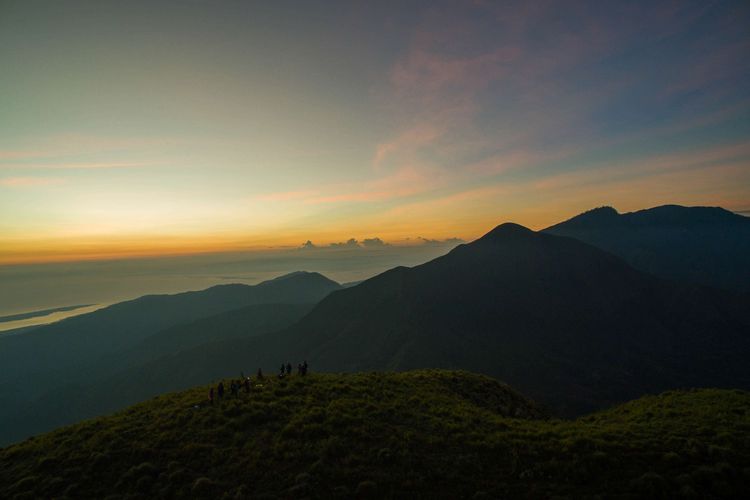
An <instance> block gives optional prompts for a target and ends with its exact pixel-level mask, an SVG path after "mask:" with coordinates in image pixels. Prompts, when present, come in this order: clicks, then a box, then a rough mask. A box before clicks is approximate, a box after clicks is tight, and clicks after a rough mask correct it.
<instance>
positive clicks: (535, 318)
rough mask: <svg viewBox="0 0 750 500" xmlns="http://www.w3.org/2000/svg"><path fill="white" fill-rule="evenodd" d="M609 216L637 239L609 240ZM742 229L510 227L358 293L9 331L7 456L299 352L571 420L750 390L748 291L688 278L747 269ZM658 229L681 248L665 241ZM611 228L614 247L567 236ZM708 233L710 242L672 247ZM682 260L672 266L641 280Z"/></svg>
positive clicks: (254, 298) (303, 283)
mask: <svg viewBox="0 0 750 500" xmlns="http://www.w3.org/2000/svg"><path fill="white" fill-rule="evenodd" d="M639 214H640V215H639ZM737 217H739V219H737ZM606 221H609V224H611V226H612V227H622V228H624V229H620V230H609V229H606V230H605V229H601V228H606V227H607V222H606ZM623 221H626V222H623ZM634 221H635V222H634ZM746 222H747V221H745V220H744V218H743V217H741V216H737V215H734V214H731V213H729V212H726V211H724V210H721V209H703V208H697V209H693V208H690V209H686V208H684V207H659V208H656V209H651V210H647V211H642V212H636V213H634V214H625V215H619V214H617V212H615V211H614V209H597V210H594V211H591V212H587V213H586V214H582V215H581V216H579V217H577V218H573V219H571V220H570V221H567V222H564V223H562V224H560V225H557V226H553V227H552V228H549V229H547V230H545V231H543V232H534V231H531V230H529V229H526V228H524V227H522V226H518V225H516V224H503V225H500V226H498V227H497V228H495V229H494V230H492V231H490V232H489V233H487V234H486V235H485V236H483V237H482V238H480V239H478V240H476V241H474V242H472V243H469V244H465V245H460V246H458V247H456V248H455V249H454V250H452V251H451V252H449V253H448V254H446V255H444V256H442V257H439V258H437V259H434V260H432V261H430V262H427V263H425V264H422V265H420V266H416V267H413V268H406V267H397V268H394V269H391V270H389V271H387V272H385V273H382V274H380V275H378V276H375V277H373V278H371V279H369V280H366V281H364V282H361V283H358V284H354V285H352V286H348V287H342V286H341V285H339V284H337V283H335V282H333V281H331V280H329V279H327V278H325V277H324V276H321V275H319V274H317V273H293V274H292V275H287V276H284V277H281V278H279V279H276V280H272V281H269V282H265V283H262V284H260V285H257V286H254V287H248V286H245V285H226V286H219V287H214V288H210V289H208V290H204V291H202V292H189V293H186V294H179V295H174V296H148V297H143V298H141V299H137V300H135V301H130V302H126V303H122V304H116V305H115V306H111V307H109V308H106V309H102V310H100V311H97V312H95V313H91V314H87V315H83V316H78V317H75V318H71V319H68V320H65V321H62V322H60V323H57V324H53V325H49V326H45V327H38V328H35V329H33V330H31V331H29V332H26V333H21V334H17V335H13V336H9V337H8V338H3V337H2V336H0V366H3V371H2V372H1V373H0V393H2V394H3V395H4V398H5V401H6V402H7V403H8V404H7V406H6V408H8V410H7V411H4V412H3V413H1V414H0V445H1V444H2V443H8V442H12V441H14V440H17V439H20V438H22V437H24V436H27V435H30V434H33V433H36V432H41V431H43V430H48V429H51V428H53V427H55V426H58V425H62V424H64V423H70V422H74V421H77V420H80V419H82V418H85V417H89V416H93V415H98V414H102V413H106V412H110V411H114V410H116V409H118V408H121V407H123V406H126V405H128V404H131V403H134V402H136V401H139V400H143V399H146V398H149V397H151V396H155V395H157V394H160V393H162V392H165V391H172V390H179V389H184V388H187V387H191V386H193V385H196V384H201V383H206V382H208V381H210V380H215V379H217V378H219V377H225V376H237V375H238V374H239V372H240V370H244V372H245V373H248V374H249V373H255V371H256V370H257V369H258V368H259V367H262V368H263V370H264V371H265V372H266V373H267V374H268V373H271V374H273V373H275V372H276V370H277V369H278V366H279V365H280V364H281V363H282V362H287V361H289V362H292V363H293V364H296V363H297V362H300V361H302V360H304V359H306V360H307V361H308V362H309V363H310V366H311V369H312V370H314V371H349V372H351V371H363V370H407V369H414V368H461V369H468V370H472V371H475V372H480V373H484V374H488V375H491V376H494V377H496V378H499V379H501V380H504V381H506V382H508V383H510V384H512V385H513V386H514V387H517V388H518V389H519V390H521V391H523V392H524V393H526V394H528V395H529V396H531V397H533V398H534V399H535V400H537V401H539V402H541V403H543V404H545V405H547V406H548V407H549V408H551V409H552V410H553V411H554V412H555V413H556V414H558V415H565V416H571V415H579V414H581V413H584V412H588V411H590V410H594V409H599V408H602V407H606V406H610V405H612V404H615V403H619V402H622V401H625V400H628V399H633V398H635V397H639V396H641V395H642V394H645V393H654V392H660V391H662V390H665V389H671V388H678V387H696V386H697V387H708V386H710V387H733V388H750V365H748V364H747V362H746V358H747V355H748V354H750V295H748V294H747V293H743V292H740V291H733V290H732V289H733V288H734V289H735V290H742V288H743V287H742V283H741V282H739V281H738V282H737V283H735V285H732V286H730V285H731V283H730V281H731V278H730V277H729V273H728V272H727V274H726V275H725V278H721V279H722V280H724V281H723V282H722V283H725V285H724V286H722V285H721V284H719V283H714V284H716V285H719V288H716V287H709V286H704V285H701V284H696V283H695V282H707V283H711V278H716V277H717V276H719V275H718V274H716V275H714V274H711V273H708V274H705V273H700V272H698V270H695V269H691V268H692V267H701V266H703V267H705V268H711V266H714V267H715V268H717V269H718V268H721V267H722V266H720V265H719V264H717V263H716V262H715V260H717V259H720V258H721V257H719V255H722V256H725V257H726V259H727V260H728V261H733V262H735V266H736V268H737V269H739V270H740V271H738V272H739V273H741V272H743V271H741V269H747V267H748V260H749V259H750V257H748V256H749V255H750V253H744V254H743V252H742V251H741V250H742V249H743V248H744V247H743V245H745V244H746V243H745V242H746V240H745V239H743V238H744V236H743V235H744V234H745V232H744V231H746V229H745V228H746V227H747V226H746ZM713 226H716V227H713ZM597 228H599V229H597ZM658 228H661V229H660V230H661V231H663V233H664V235H665V240H664V241H667V242H673V243H670V244H667V243H663V244H660V243H659V240H658V238H657V235H658V234H659V229H658ZM722 228H723V229H722ZM595 229H596V230H595ZM599 230H601V231H602V234H605V235H608V238H610V239H607V238H603V237H602V239H601V241H603V242H604V243H607V244H612V245H613V247H612V248H603V244H601V246H600V245H599V244H597V245H594V244H593V242H592V244H589V243H585V242H583V241H579V239H574V238H572V237H566V236H560V235H558V234H557V233H562V232H564V231H580V232H581V234H584V235H587V234H588V235H590V234H599V233H597V231H599ZM619 232H622V233H623V234H624V235H625V236H621V237H620V236H617V235H618V234H619ZM628 234H630V235H631V236H627V235H628ZM708 234H713V235H714V236H715V237H714V238H713V239H712V240H711V242H710V244H703V245H701V244H697V243H696V244H694V245H692V246H691V244H688V243H684V244H678V243H674V242H688V241H690V240H692V239H698V240H700V239H701V238H705V237H706V236H705V235H708ZM718 235H723V236H718ZM616 236H617V237H616ZM612 242H614V243H617V245H615V244H614V243H612ZM618 245H620V246H619V247H618ZM639 245H640V246H639ZM670 245H671V246H670ZM678 247H679V248H678ZM722 248H723V249H722ZM622 249H625V250H622ZM707 249H708V250H707ZM627 252H631V253H632V255H633V256H635V257H628V256H627V255H623V254H624V253H627ZM670 252H671V253H672V254H674V255H675V256H676V257H675V258H674V259H673V262H671V264H666V263H665V264H664V266H665V270H666V271H665V272H653V273H649V272H646V269H647V268H648V266H649V265H651V266H657V263H659V262H667V261H668V260H669V259H668V255H669V254H670ZM712 252H715V253H712ZM618 255H622V256H623V257H624V258H625V259H626V260H628V261H629V262H630V263H628V262H626V260H623V258H621V257H619V256H618ZM690 255H692V256H693V257H692V258H689V257H690ZM712 255H713V257H712ZM644 256H649V259H650V260H649V259H646V258H645V257H644ZM691 262H692V263H693V264H692V265H691V264H690V263H691ZM670 265H671V267H669V266H670ZM743 266H744V267H743ZM656 271H659V269H658V266H657V269H656ZM691 273H692V274H691ZM672 274H675V275H676V276H672ZM657 275H658V276H657ZM665 277H670V278H673V279H676V281H675V280H673V279H666V278H665ZM726 283H730V285H726ZM316 303H317V305H315V304H316ZM6 367H7V369H6Z"/></svg>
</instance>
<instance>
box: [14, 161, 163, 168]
mask: <svg viewBox="0 0 750 500" xmlns="http://www.w3.org/2000/svg"><path fill="white" fill-rule="evenodd" d="M157 165H163V163H160V162H133V161H110V162H99V161H94V162H61V163H55V162H45V163H7V164H3V163H0V169H2V170H11V169H12V170H93V169H117V168H143V167H153V166H157Z"/></svg>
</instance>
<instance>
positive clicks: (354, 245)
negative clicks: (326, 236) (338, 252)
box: [328, 238, 360, 248]
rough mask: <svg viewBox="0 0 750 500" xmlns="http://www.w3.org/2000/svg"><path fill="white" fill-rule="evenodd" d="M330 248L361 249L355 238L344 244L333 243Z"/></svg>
mask: <svg viewBox="0 0 750 500" xmlns="http://www.w3.org/2000/svg"><path fill="white" fill-rule="evenodd" d="M328 246H329V247H330V248H360V245H359V242H358V241H357V240H356V239H355V238H349V239H348V240H346V241H344V242H339V243H331V244H330V245H328Z"/></svg>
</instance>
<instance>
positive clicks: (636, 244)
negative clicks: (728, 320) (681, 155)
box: [544, 205, 750, 292]
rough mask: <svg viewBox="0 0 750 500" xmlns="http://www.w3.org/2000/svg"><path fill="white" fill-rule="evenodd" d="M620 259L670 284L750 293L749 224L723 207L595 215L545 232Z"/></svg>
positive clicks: (674, 207)
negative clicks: (584, 244)
mask: <svg viewBox="0 0 750 500" xmlns="http://www.w3.org/2000/svg"><path fill="white" fill-rule="evenodd" d="M544 231H545V232H547V233H550V234H556V235H559V236H570V237H572V238H576V239H578V240H581V241H585V242H586V243H590V244H592V245H594V246H597V247H599V248H601V249H603V250H606V251H608V252H611V253H613V254H615V255H618V256H620V257H622V258H623V259H625V260H626V261H628V262H629V263H630V264H631V265H632V266H633V267H635V268H636V269H640V270H641V271H646V272H648V273H652V274H655V275H656V276H661V277H664V278H668V279H673V280H677V281H686V282H690V283H701V284H705V285H711V286H715V287H719V288H726V289H730V290H738V291H743V292H750V218H749V217H744V216H742V215H738V214H735V213H732V212H729V211H727V210H724V209H723V208H718V207H681V206H677V205H665V206H661V207H656V208H650V209H648V210H639V211H637V212H631V213H626V214H619V213H617V211H616V210H615V209H614V208H612V207H601V208H596V209H594V210H590V211H588V212H585V213H583V214H581V215H578V216H576V217H573V218H572V219H570V220H567V221H565V222H561V223H560V224H556V225H554V226H552V227H549V228H547V229H545V230H544Z"/></svg>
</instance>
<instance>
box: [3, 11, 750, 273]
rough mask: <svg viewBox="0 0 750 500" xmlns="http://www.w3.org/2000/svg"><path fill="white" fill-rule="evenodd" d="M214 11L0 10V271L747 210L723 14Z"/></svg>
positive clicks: (748, 20)
mask: <svg viewBox="0 0 750 500" xmlns="http://www.w3.org/2000/svg"><path fill="white" fill-rule="evenodd" d="M219 3H220V6H221V8H217V5H215V4H214V3H212V2H135V3H131V2H101V3H99V2H97V3H89V2H75V1H71V2H48V3H47V4H46V8H43V9H42V8H38V7H39V6H38V5H37V4H36V3H30V2H20V1H19V2H3V4H2V5H1V6H0V60H1V61H2V62H3V65H2V66H3V68H5V70H3V71H2V72H0V89H1V91H0V264H16V263H32V262H47V261H68V260H89V259H103V258H104V259H107V258H122V257H129V256H145V255H167V254H186V253H202V252H220V251H238V250H258V249H268V248H288V247H298V246H300V245H301V244H302V243H304V242H305V241H307V240H312V241H313V242H315V243H318V244H322V245H327V244H329V243H332V242H339V241H346V240H347V239H349V238H356V239H359V240H362V239H364V238H374V237H379V238H381V239H382V240H384V241H386V242H389V243H391V244H404V245H408V244H413V242H414V241H415V239H416V238H418V237H420V236H421V237H425V238H434V239H446V238H453V237H457V238H462V239H464V240H469V239H473V238H475V237H477V236H479V235H481V234H482V233H484V232H485V231H487V230H488V229H490V228H491V227H493V226H495V225H496V224H498V223H500V222H504V221H508V220H512V221H515V222H518V223H521V224H524V225H526V226H529V227H531V228H535V229H540V228H543V227H546V226H548V225H551V224H553V223H555V222H558V221H560V220H563V219H565V218H566V217H569V216H572V215H574V214H576V213H579V212H581V211H584V210H586V209H589V208H592V207H595V206H600V205H613V206H615V207H616V208H617V209H618V210H620V211H621V212H623V211H629V210H636V209H640V208H645V207H650V206H656V205H661V204H667V203H676V204H684V205H709V206H719V205H720V206H723V207H725V208H727V209H730V210H735V211H745V210H748V209H750V141H749V138H750V119H749V118H750V113H749V111H750V95H749V94H748V92H747V89H748V88H750V71H748V70H749V69H750V63H749V62H748V61H750V58H748V57H747V56H748V54H749V53H750V42H749V41H748V40H749V39H748V35H747V26H748V25H749V24H750V11H749V9H748V8H747V5H746V4H744V3H743V2H728V3H720V4H708V3H706V2H676V3H661V4H659V6H655V5H651V4H649V3H646V4H640V5H639V4H636V3H631V2H623V3H621V4H617V6H616V8H615V7H613V6H612V5H610V6H609V8H607V9H603V8H599V3H589V4H575V5H571V6H570V7H566V8H565V10H564V11H562V12H554V10H553V9H536V8H533V7H531V6H530V4H528V3H527V2H519V3H515V4H507V3H502V4H497V5H495V4H493V3H491V2H488V3H485V2H475V5H474V6H473V7H472V8H469V9H467V8H465V6H462V7H461V8H458V7H456V6H455V5H453V4H449V3H447V4H444V3H441V2H438V3H432V2H428V3H424V4H419V3H410V4H409V5H408V6H406V5H397V4H389V5H385V4H381V3H380V2H372V3H370V4H364V3H359V2H344V3H330V2H323V3H321V4H320V5H313V3H307V2H305V3H304V4H299V3H284V2H273V3H272V4H260V3H258V4H256V3H253V2H219ZM605 3H606V2H605ZM290 32H293V33H295V36H294V37H290V36H288V33H290Z"/></svg>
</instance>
